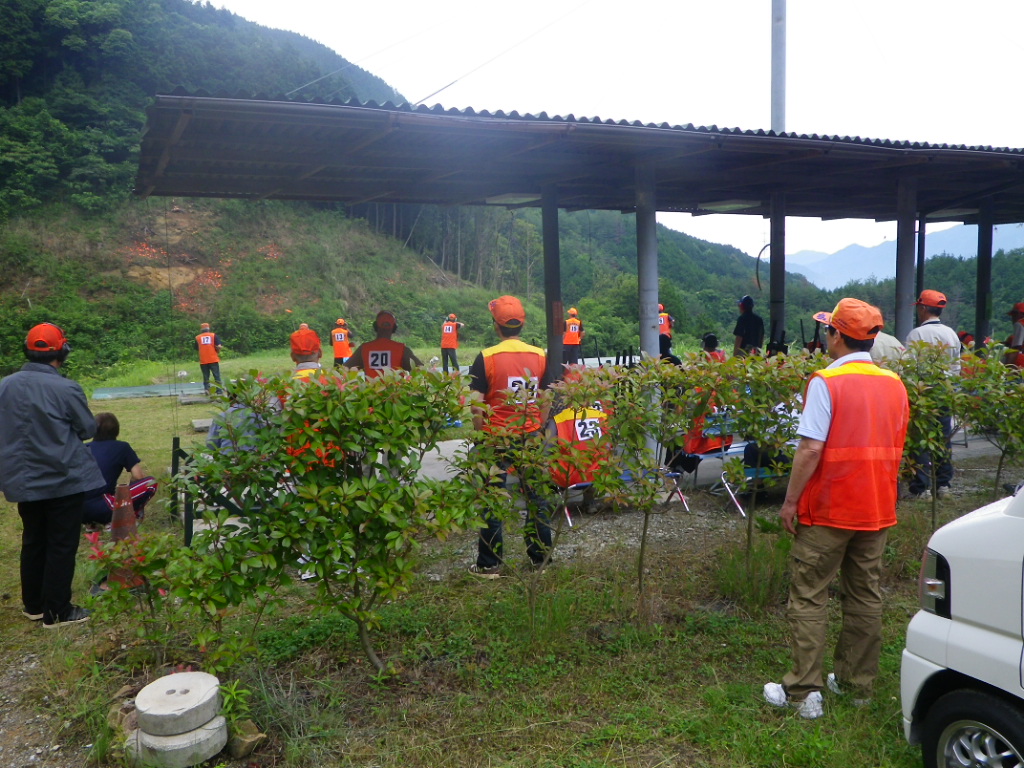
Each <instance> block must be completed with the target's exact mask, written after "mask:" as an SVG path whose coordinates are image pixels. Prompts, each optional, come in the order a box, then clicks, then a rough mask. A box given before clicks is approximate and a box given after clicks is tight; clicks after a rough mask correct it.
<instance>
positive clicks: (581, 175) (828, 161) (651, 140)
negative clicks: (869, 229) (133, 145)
mask: <svg viewBox="0 0 1024 768" xmlns="http://www.w3.org/2000/svg"><path fill="white" fill-rule="evenodd" d="M1022 161H1024V150H1021V149H1007V148H1002V149H997V148H992V147H966V146H957V145H932V144H926V143H919V142H907V141H888V140H878V139H862V138H857V137H848V136H844V137H838V136H817V135H798V134H793V133H782V134H778V135H777V134H775V133H773V132H771V131H764V130H756V131H751V130H746V131H745V130H739V129H728V128H722V129H720V128H717V127H716V126H710V127H697V126H693V125H685V126H670V125H667V124H658V125H654V124H641V123H639V122H626V121H618V122H615V121H610V120H600V119H597V118H593V119H588V118H576V117H573V116H571V115H570V116H567V117H548V116H547V115H546V114H543V113H542V114H540V115H520V114H518V113H516V112H511V113H509V114H505V113H503V112H497V113H493V114H492V113H489V112H475V111H473V110H472V109H465V110H455V109H447V110H446V109H444V108H442V107H440V106H436V107H432V108H429V107H425V106H420V107H412V106H409V105H403V106H395V105H393V104H390V103H387V104H383V105H378V104H375V103H372V102H371V103H366V104H362V103H357V102H347V103H318V102H294V101H287V100H285V99H284V98H281V99H278V100H273V99H269V98H229V97H220V96H209V95H206V94H204V93H202V92H200V93H197V94H188V93H186V92H184V91H182V90H180V89H179V90H177V91H175V92H174V93H173V94H170V95H159V96H157V97H156V98H155V100H154V103H153V105H152V106H150V107H149V108H148V110H147V123H146V129H145V134H144V136H143V139H142V152H141V158H140V161H139V173H138V178H137V181H136V193H137V194H138V195H141V196H143V197H148V196H150V195H159V196H183V197H224V198H241V199H250V200H263V199H278V200H309V201H335V202H339V203H344V204H347V205H359V204H365V203H370V202H377V203H417V204H435V205H499V206H503V207H523V206H535V207H536V206H539V207H540V208H541V209H542V218H543V237H544V264H545V266H544V277H545V302H546V314H547V338H548V350H549V364H550V365H551V366H552V367H555V368H557V369H558V372H559V373H560V361H561V357H562V356H561V348H562V335H561V331H562V319H563V317H564V314H563V307H562V300H561V280H560V271H559V250H558V248H559V246H558V209H559V208H565V209H568V210H614V211H620V212H624V213H635V214H636V228H637V271H638V277H639V302H640V324H641V327H640V344H641V348H642V349H643V350H644V352H645V353H648V354H655V355H656V354H657V350H658V337H657V334H658V330H657V314H658V311H657V307H658V246H657V235H656V224H655V215H656V212H657V211H675V212H685V213H691V214H694V215H702V214H714V213H735V214H746V215H753V216H762V217H767V218H769V219H770V220H771V229H770V231H771V238H770V239H771V246H770V253H771V271H770V275H771V280H770V317H769V327H770V328H781V329H785V219H786V217H787V216H811V217H820V218H822V219H845V218H856V219H874V220H876V221H892V220H895V221H896V222H897V255H896V317H895V335H896V336H897V337H899V338H900V339H905V338H906V335H907V333H908V332H909V331H910V330H911V328H912V327H913V320H914V317H913V302H914V299H915V297H916V295H917V293H918V292H919V290H920V288H921V284H920V282H921V279H922V275H923V269H924V253H925V251H924V231H925V225H926V223H929V222H931V223H937V222H949V221H955V222H961V223H965V224H977V225H978V285H977V297H976V300H977V301H976V306H977V311H976V317H975V338H977V339H984V338H986V337H987V336H989V335H990V332H991V318H992V291H991V276H992V228H993V226H996V225H1000V224H1009V223H1018V222H1022V221H1024V166H1022ZM918 231H919V232H920V233H921V236H920V237H917V238H916V250H915V235H916V234H917V232H918ZM915 262H916V267H917V279H916V280H915ZM783 332H784V331H783Z"/></svg>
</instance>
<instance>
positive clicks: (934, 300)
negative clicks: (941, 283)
mask: <svg viewBox="0 0 1024 768" xmlns="http://www.w3.org/2000/svg"><path fill="white" fill-rule="evenodd" d="M914 306H915V307H916V306H923V307H936V308H941V307H944V306H946V294H944V293H939V292H938V291H921V296H920V298H918V300H917V301H915V302H914Z"/></svg>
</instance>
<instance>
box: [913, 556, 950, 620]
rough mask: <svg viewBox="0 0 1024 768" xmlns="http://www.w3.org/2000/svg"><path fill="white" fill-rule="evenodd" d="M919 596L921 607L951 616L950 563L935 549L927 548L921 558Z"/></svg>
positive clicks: (940, 614) (936, 613)
mask: <svg viewBox="0 0 1024 768" xmlns="http://www.w3.org/2000/svg"><path fill="white" fill-rule="evenodd" d="M917 598H918V600H919V601H920V603H921V608H922V609H924V610H926V611H928V613H934V614H935V615H936V616H942V617H943V618H945V619H948V618H950V616H951V615H952V614H951V611H950V598H951V593H950V583H949V563H948V562H946V558H944V557H943V556H942V555H940V554H939V553H938V552H936V551H935V550H933V549H926V550H925V551H924V557H923V558H922V560H921V575H920V576H918V579H917Z"/></svg>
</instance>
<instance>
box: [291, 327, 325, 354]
mask: <svg viewBox="0 0 1024 768" xmlns="http://www.w3.org/2000/svg"><path fill="white" fill-rule="evenodd" d="M302 325H305V326H306V327H305V328H303V327H302V326H299V330H297V331H296V332H295V333H293V334H292V353H293V354H296V355H312V354H313V353H314V352H319V351H320V337H319V336H317V334H316V331H314V330H311V329H310V328H309V326H308V325H306V324H305V323H303V324H302Z"/></svg>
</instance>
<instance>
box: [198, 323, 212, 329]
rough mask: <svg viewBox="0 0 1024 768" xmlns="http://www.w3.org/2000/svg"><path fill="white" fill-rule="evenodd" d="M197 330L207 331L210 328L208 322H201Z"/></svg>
mask: <svg viewBox="0 0 1024 768" xmlns="http://www.w3.org/2000/svg"><path fill="white" fill-rule="evenodd" d="M199 330H200V331H208V330H210V324H209V323H203V324H202V325H200V326H199Z"/></svg>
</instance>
